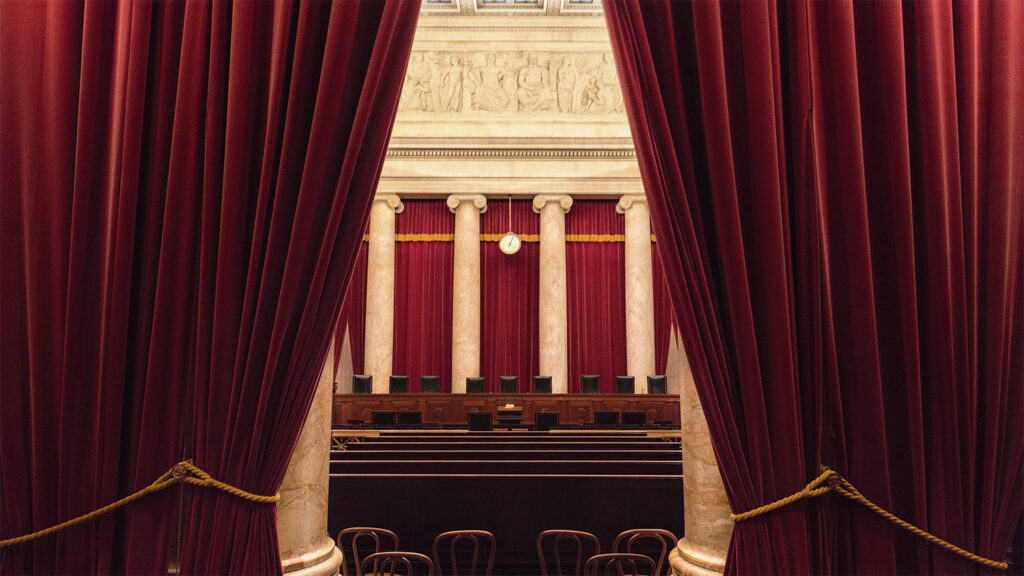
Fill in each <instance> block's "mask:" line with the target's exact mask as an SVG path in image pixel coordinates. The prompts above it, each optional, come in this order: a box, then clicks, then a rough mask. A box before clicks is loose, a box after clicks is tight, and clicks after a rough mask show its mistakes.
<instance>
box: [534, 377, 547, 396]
mask: <svg viewBox="0 0 1024 576" xmlns="http://www.w3.org/2000/svg"><path fill="white" fill-rule="evenodd" d="M533 393H534V394H551V376H534V377H533Z"/></svg>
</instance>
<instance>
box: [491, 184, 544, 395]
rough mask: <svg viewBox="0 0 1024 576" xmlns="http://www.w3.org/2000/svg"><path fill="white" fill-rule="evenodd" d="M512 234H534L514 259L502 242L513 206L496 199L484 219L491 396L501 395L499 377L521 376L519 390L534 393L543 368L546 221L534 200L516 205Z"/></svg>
mask: <svg viewBox="0 0 1024 576" xmlns="http://www.w3.org/2000/svg"><path fill="white" fill-rule="evenodd" d="M512 229H513V231H515V233H516V234H519V235H524V234H529V235H532V236H533V238H532V240H531V239H529V238H526V239H524V242H523V243H522V248H520V250H519V252H518V253H516V254H513V255H507V254H504V253H502V251H501V250H500V249H499V248H498V242H497V237H498V236H500V235H503V234H504V233H505V232H507V231H508V201H507V200H504V201H503V200H498V199H491V200H490V201H489V202H488V203H487V212H485V213H484V214H482V215H481V216H480V231H481V233H482V234H490V235H492V237H491V239H488V240H485V241H483V242H481V243H480V267H481V274H482V276H483V278H481V282H480V300H481V311H480V338H481V342H480V375H481V376H483V377H485V378H487V391H488V392H497V391H498V388H499V387H498V377H499V376H518V377H519V389H520V390H530V389H532V378H533V375H534V374H537V370H538V368H539V362H540V356H539V353H540V352H539V350H540V348H539V344H538V339H539V333H538V322H537V313H538V310H537V302H538V300H539V298H540V286H539V285H538V284H537V282H538V274H539V272H540V244H538V243H537V241H536V240H537V235H538V234H539V233H540V216H539V215H537V214H534V212H533V204H532V203H531V202H529V201H523V200H516V201H513V202H512Z"/></svg>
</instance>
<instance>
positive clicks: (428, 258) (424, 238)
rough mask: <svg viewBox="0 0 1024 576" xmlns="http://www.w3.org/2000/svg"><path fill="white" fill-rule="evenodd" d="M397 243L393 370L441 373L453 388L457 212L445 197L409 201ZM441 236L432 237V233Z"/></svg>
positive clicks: (415, 387) (445, 388) (412, 374)
mask: <svg viewBox="0 0 1024 576" xmlns="http://www.w3.org/2000/svg"><path fill="white" fill-rule="evenodd" d="M404 204H405V209H404V210H403V211H402V213H401V214H399V215H398V222H397V226H396V230H397V234H398V236H399V237H398V242H396V243H395V336H394V343H395V349H394V357H393V360H392V370H391V371H392V373H393V374H403V375H407V376H409V390H410V391H411V392H419V389H420V376H422V375H424V374H433V375H438V376H440V377H441V392H451V389H452V279H453V271H452V255H453V252H452V250H453V247H454V240H453V237H452V236H453V235H454V234H455V215H454V214H452V212H451V210H449V209H448V205H447V204H445V202H444V200H405V201H404ZM432 234H433V235H440V236H441V237H437V236H435V237H433V238H431V237H429V235H432Z"/></svg>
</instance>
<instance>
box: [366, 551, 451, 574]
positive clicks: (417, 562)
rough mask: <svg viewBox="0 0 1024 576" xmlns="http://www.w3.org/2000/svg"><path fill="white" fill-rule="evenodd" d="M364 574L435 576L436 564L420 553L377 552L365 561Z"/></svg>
mask: <svg viewBox="0 0 1024 576" xmlns="http://www.w3.org/2000/svg"><path fill="white" fill-rule="evenodd" d="M361 569H362V571H363V574H373V575H374V576H434V562H433V561H432V560H431V559H430V557H429V556H426V555H424V554H420V553H418V552H405V551H401V550H396V551H394V552H377V553H376V554H370V555H369V556H367V557H366V558H364V559H363V563H362V566H361Z"/></svg>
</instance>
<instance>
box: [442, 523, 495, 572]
mask: <svg viewBox="0 0 1024 576" xmlns="http://www.w3.org/2000/svg"><path fill="white" fill-rule="evenodd" d="M460 541H465V542H466V543H468V544H470V545H471V546H464V547H462V549H460V548H459V547H458V546H457V544H458V543H459V542H460ZM481 541H485V542H487V548H488V549H489V550H490V552H488V556H487V567H486V571H485V572H483V573H482V576H491V570H493V569H494V553H495V551H496V550H497V547H498V546H497V542H496V541H495V539H494V534H491V533H490V532H487V531H486V530H452V531H451V532H442V533H441V534H438V535H437V538H434V568H435V569H436V570H437V574H438V576H443V575H444V574H445V570H444V569H445V566H450V567H451V571H450V572H449V573H450V574H451V575H452V576H459V575H460V572H459V563H458V559H459V558H460V557H462V558H463V559H465V557H466V556H468V552H469V551H470V550H472V552H473V554H472V556H471V557H470V558H471V559H470V562H469V564H468V566H469V568H468V570H469V571H468V574H469V576H476V575H477V567H479V566H480V564H481V563H482V562H483V558H482V557H481V555H480V553H481V548H482V547H483V546H482V542H481ZM446 543H447V545H448V550H447V552H448V555H447V557H446V558H447V559H448V562H442V561H441V554H440V553H439V552H442V551H443V545H444V544H446ZM460 553H461V554H460ZM463 566H466V564H463ZM466 573H467V572H462V573H461V574H466Z"/></svg>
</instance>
